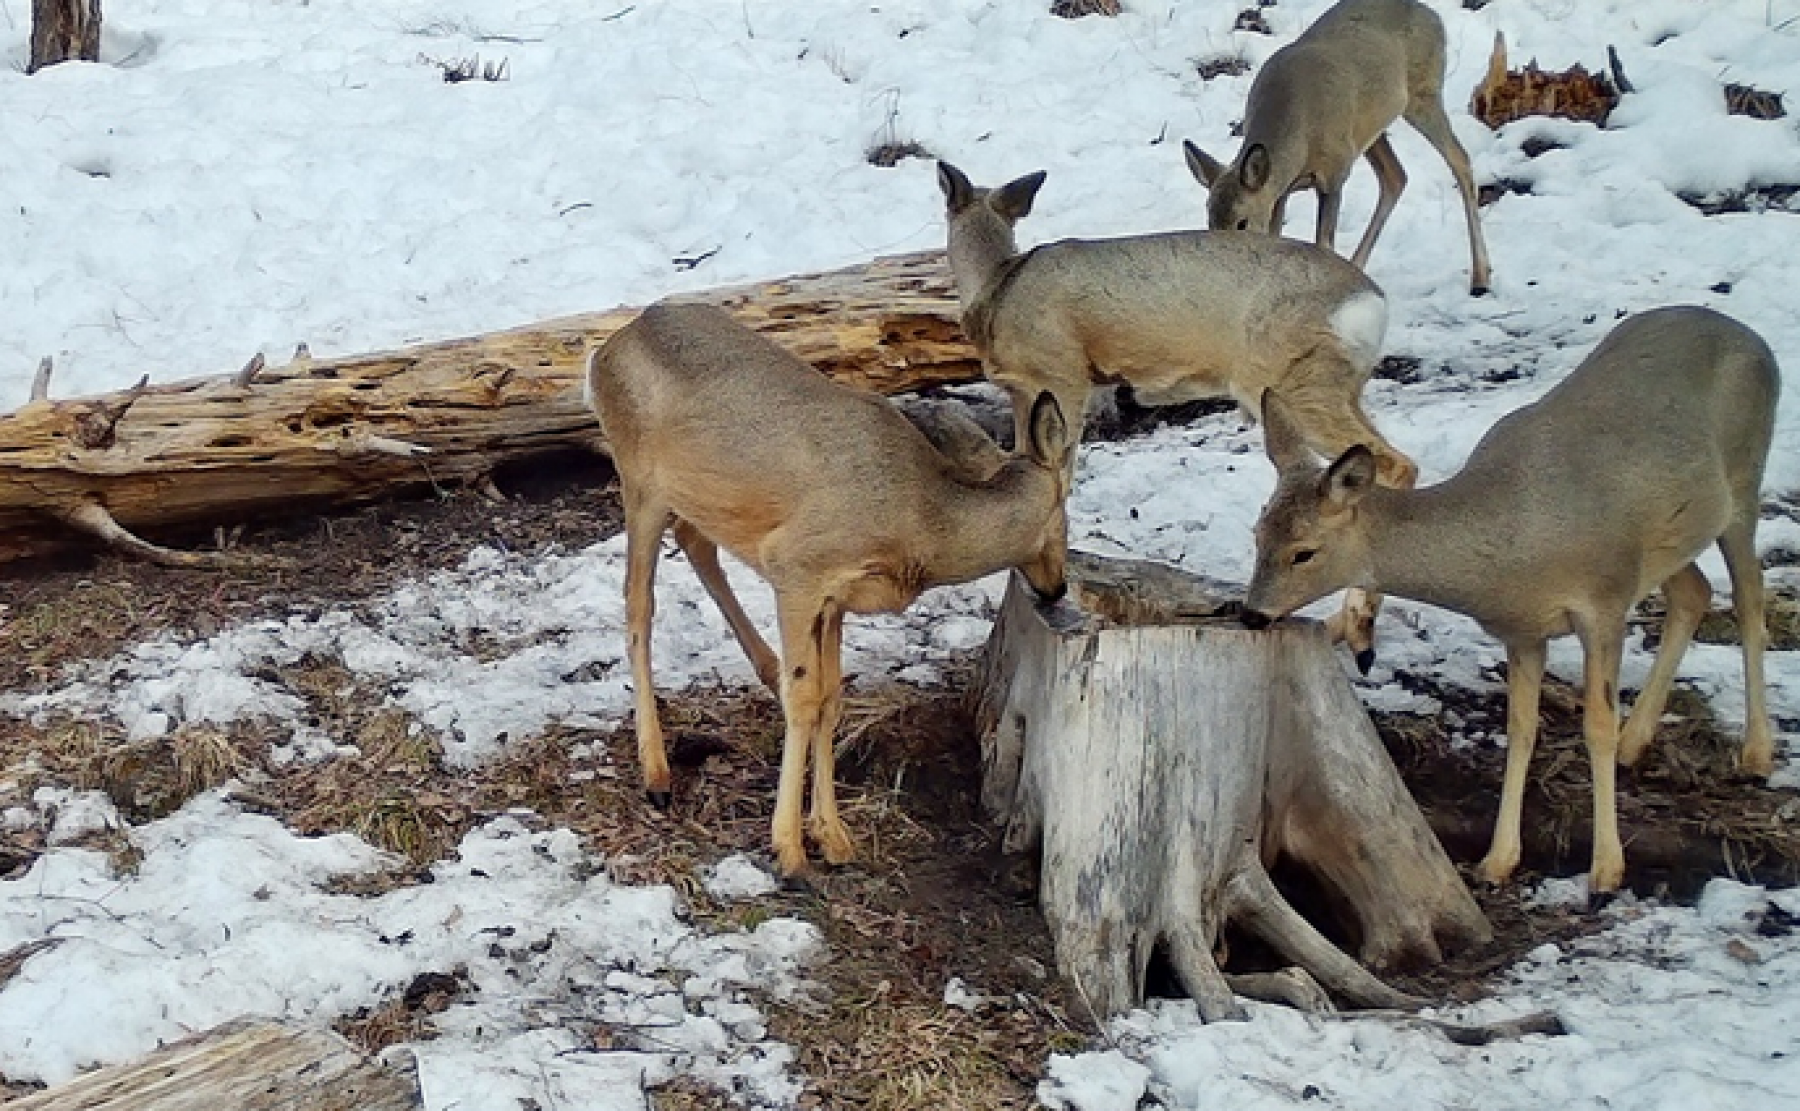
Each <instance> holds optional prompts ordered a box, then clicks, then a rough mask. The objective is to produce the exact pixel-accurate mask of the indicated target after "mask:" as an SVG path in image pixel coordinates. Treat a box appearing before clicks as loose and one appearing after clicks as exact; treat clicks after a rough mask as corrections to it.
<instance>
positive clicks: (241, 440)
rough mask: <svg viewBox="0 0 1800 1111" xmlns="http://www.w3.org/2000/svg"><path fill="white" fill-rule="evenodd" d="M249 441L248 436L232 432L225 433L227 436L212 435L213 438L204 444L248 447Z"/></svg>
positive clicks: (208, 445) (209, 445)
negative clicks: (229, 433)
mask: <svg viewBox="0 0 1800 1111" xmlns="http://www.w3.org/2000/svg"><path fill="white" fill-rule="evenodd" d="M250 443H251V438H250V437H249V436H245V435H242V434H241V433H233V434H231V435H227V436H217V437H214V439H213V440H212V441H211V442H210V443H208V444H207V445H206V446H207V447H249V446H250Z"/></svg>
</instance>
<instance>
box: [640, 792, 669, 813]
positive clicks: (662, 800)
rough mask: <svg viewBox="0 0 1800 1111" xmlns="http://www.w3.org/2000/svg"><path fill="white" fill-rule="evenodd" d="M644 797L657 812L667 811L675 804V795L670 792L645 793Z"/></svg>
mask: <svg viewBox="0 0 1800 1111" xmlns="http://www.w3.org/2000/svg"><path fill="white" fill-rule="evenodd" d="M644 797H645V798H647V799H649V800H650V805H651V806H654V807H656V808H657V809H658V810H667V809H668V808H669V807H671V806H673V805H674V804H675V794H674V792H672V791H645V792H644Z"/></svg>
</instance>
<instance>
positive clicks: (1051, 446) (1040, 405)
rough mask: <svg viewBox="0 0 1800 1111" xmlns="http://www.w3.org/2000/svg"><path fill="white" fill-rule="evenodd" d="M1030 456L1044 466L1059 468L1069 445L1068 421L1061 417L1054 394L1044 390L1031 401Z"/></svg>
mask: <svg viewBox="0 0 1800 1111" xmlns="http://www.w3.org/2000/svg"><path fill="white" fill-rule="evenodd" d="M1029 431H1030V434H1031V443H1030V451H1031V457H1032V458H1033V459H1034V460H1036V461H1037V462H1039V463H1041V464H1043V465H1044V466H1046V467H1056V468H1060V467H1061V466H1062V461H1063V455H1064V453H1065V452H1066V451H1067V450H1068V447H1069V423H1068V421H1067V420H1065V419H1064V418H1063V411H1062V406H1061V405H1058V404H1057V403H1056V395H1055V394H1053V393H1051V392H1050V391H1049V390H1045V391H1043V392H1042V393H1040V394H1038V395H1037V400H1036V401H1034V402H1032V403H1031V424H1030V426H1029Z"/></svg>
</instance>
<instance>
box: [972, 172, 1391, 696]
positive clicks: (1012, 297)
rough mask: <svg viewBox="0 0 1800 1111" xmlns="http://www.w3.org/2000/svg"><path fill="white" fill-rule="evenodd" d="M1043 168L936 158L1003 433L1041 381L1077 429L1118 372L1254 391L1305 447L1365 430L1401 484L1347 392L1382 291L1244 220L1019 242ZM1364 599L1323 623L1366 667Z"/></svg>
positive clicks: (1141, 390)
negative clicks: (1009, 413) (1239, 226)
mask: <svg viewBox="0 0 1800 1111" xmlns="http://www.w3.org/2000/svg"><path fill="white" fill-rule="evenodd" d="M1044 176H1045V175H1044V174H1043V173H1042V172H1041V171H1040V172H1038V173H1034V174H1028V175H1026V176H1025V177H1022V178H1019V179H1018V180H1016V181H1013V182H1010V183H1008V184H1006V185H1003V186H1001V187H999V188H997V189H983V188H978V187H976V186H975V185H973V184H971V183H970V181H969V179H968V178H967V177H966V176H964V174H963V173H962V171H961V170H958V169H957V168H956V167H955V166H952V165H950V164H949V163H948V162H940V163H938V184H939V187H940V188H941V189H942V190H943V193H944V199H945V203H946V208H947V212H946V217H947V220H948V223H949V248H950V250H949V253H950V269H951V271H952V272H953V273H954V274H955V277H956V286H957V295H958V297H959V299H960V301H961V305H962V322H963V330H964V331H965V332H966V333H967V334H968V336H969V339H970V340H971V342H973V343H974V345H975V348H976V350H977V351H978V352H979V353H980V355H981V362H982V370H983V372H984V373H985V374H986V375H987V377H988V378H989V379H990V380H992V381H993V382H995V383H997V384H999V385H1000V386H1001V387H1003V388H1004V389H1005V390H1006V391H1007V392H1008V393H1009V394H1010V395H1011V397H1012V402H1013V413H1014V418H1015V425H1016V429H1017V437H1018V438H1017V439H1016V440H1015V442H1019V443H1023V442H1024V440H1023V437H1024V435H1025V432H1026V431H1027V428H1028V418H1029V416H1030V413H1031V407H1032V399H1033V398H1035V397H1037V396H1038V394H1039V393H1040V392H1042V391H1045V390H1048V391H1049V392H1050V393H1052V394H1054V395H1055V396H1056V399H1057V401H1058V402H1059V403H1060V404H1061V406H1062V411H1063V413H1064V414H1065V415H1066V416H1067V418H1068V420H1069V421H1070V423H1071V424H1072V425H1073V426H1074V427H1075V428H1077V429H1079V428H1080V427H1081V421H1082V416H1083V414H1084V413H1085V412H1086V409H1087V403H1088V395H1089V394H1090V392H1091V391H1092V390H1093V389H1094V388H1095V387H1096V386H1098V385H1102V384H1105V383H1115V382H1127V383H1130V385H1131V386H1132V388H1133V389H1134V391H1135V392H1136V393H1137V395H1138V396H1139V397H1140V398H1143V399H1144V400H1146V401H1149V402H1151V403H1153V404H1164V403H1173V402H1179V401H1187V400H1193V399H1196V398H1203V397H1220V396H1228V397H1231V398H1234V399H1235V400H1236V401H1237V402H1238V404H1239V405H1241V406H1243V408H1244V409H1245V411H1247V412H1251V413H1254V412H1256V411H1257V409H1256V407H1257V405H1258V404H1259V401H1260V399H1261V397H1262V396H1263V394H1264V392H1265V391H1266V392H1270V393H1274V394H1276V395H1277V396H1279V397H1281V398H1282V399H1283V401H1285V402H1286V403H1287V407H1288V411H1289V412H1290V413H1291V414H1292V417H1293V421H1294V424H1295V426H1296V427H1298V428H1299V429H1300V431H1301V434H1302V436H1303V437H1304V438H1305V440H1306V442H1307V443H1308V444H1310V445H1311V446H1312V447H1314V448H1315V449H1317V450H1319V451H1322V452H1329V453H1334V454H1335V453H1336V452H1340V451H1343V450H1345V449H1346V448H1349V447H1350V446H1351V445H1353V444H1366V445H1368V447H1369V449H1370V450H1371V451H1372V452H1374V454H1375V457H1376V458H1377V459H1378V460H1379V469H1380V472H1381V477H1382V481H1383V482H1386V483H1388V484H1390V485H1394V486H1411V485H1412V483H1413V479H1414V476H1415V475H1416V474H1417V468H1416V467H1414V466H1413V462H1412V460H1410V459H1408V458H1407V457H1406V456H1405V455H1403V454H1401V453H1400V451H1399V450H1398V449H1396V448H1395V447H1394V446H1393V445H1392V444H1390V443H1388V441H1387V440H1386V439H1384V438H1383V437H1382V435H1381V433H1379V432H1377V431H1376V430H1375V426H1374V425H1373V424H1371V423H1370V422H1369V418H1368V416H1367V415H1366V414H1365V413H1364V412H1363V408H1362V400H1361V395H1362V389H1363V385H1364V384H1365V383H1366V382H1367V381H1368V380H1369V374H1370V372H1371V371H1372V370H1373V369H1374V366H1375V360H1376V356H1377V355H1378V354H1379V352H1380V348H1381V338H1382V333H1383V331H1384V330H1385V329H1386V327H1387V301H1386V299H1385V298H1384V297H1383V296H1382V294H1381V290H1379V289H1378V288H1376V286H1375V283H1373V282H1371V281H1370V280H1369V279H1368V278H1367V277H1366V276H1364V275H1363V273H1362V272H1361V271H1360V270H1358V269H1356V267H1354V266H1351V265H1350V264H1349V263H1347V262H1345V261H1344V260H1343V259H1341V258H1339V257H1337V256H1336V255H1334V254H1332V253H1331V252H1329V251H1323V250H1320V249H1319V248H1317V247H1312V246H1309V245H1307V244H1304V243H1295V242H1293V241H1291V240H1285V239H1276V238H1272V237H1270V236H1265V235H1253V234H1249V233H1244V232H1204V231H1188V232H1168V233H1163V234H1157V235H1140V236H1128V237H1123V238H1117V239H1091V240H1080V239H1070V240H1063V241H1061V242H1057V243H1049V244H1045V245H1043V246H1040V247H1037V248H1034V249H1033V250H1031V251H1029V252H1027V253H1024V254H1020V253H1019V250H1018V245H1017V242H1016V240H1015V237H1014V232H1013V228H1014V225H1015V224H1016V223H1017V222H1018V221H1019V220H1020V219H1022V218H1024V217H1025V216H1027V215H1028V214H1030V212H1031V206H1032V202H1033V200H1034V199H1035V198H1036V196H1037V192H1038V189H1039V187H1040V186H1042V185H1043V183H1044ZM1069 465H1070V467H1071V468H1073V466H1074V459H1073V457H1072V456H1071V458H1070V463H1069ZM1071 477H1072V475H1071ZM1375 604H1376V600H1375V599H1373V598H1370V597H1366V596H1364V595H1363V594H1361V593H1360V592H1358V593H1355V594H1352V595H1351V597H1350V598H1349V599H1348V600H1347V601H1346V603H1345V607H1344V611H1343V612H1342V613H1341V614H1340V615H1339V616H1338V617H1337V618H1335V619H1334V621H1333V625H1332V632H1333V634H1334V636H1337V637H1339V638H1340V639H1343V640H1345V641H1347V642H1348V643H1349V645H1350V647H1351V649H1352V650H1353V651H1354V652H1355V653H1356V655H1357V662H1358V663H1359V665H1361V666H1362V668H1363V669H1364V670H1365V671H1366V670H1367V669H1368V667H1369V664H1370V662H1371V661H1372V660H1373V658H1374V656H1373V651H1374V649H1373V625H1374V614H1375Z"/></svg>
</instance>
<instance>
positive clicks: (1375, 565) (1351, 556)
mask: <svg viewBox="0 0 1800 1111" xmlns="http://www.w3.org/2000/svg"><path fill="white" fill-rule="evenodd" d="M1780 382H1781V379H1780V371H1779V370H1778V369H1777V367H1776V364H1775V357H1774V355H1772V354H1771V353H1770V351H1769V348H1768V346H1767V345H1766V344H1765V343H1763V341H1762V340H1761V339H1760V338H1758V337H1757V335H1756V333H1754V332H1752V331H1750V330H1749V329H1748V328H1746V327H1744V326H1743V325H1742V324H1739V323H1738V322H1736V321H1734V320H1732V319H1731V318H1730V317H1727V316H1724V315H1722V314H1720V313H1717V312H1714V311H1713V310H1711V309H1705V308H1698V307H1694V306H1679V307H1674V308H1664V309H1657V310H1654V311H1651V312H1646V313H1643V314H1641V315H1638V316H1634V317H1631V318H1630V319H1628V320H1626V321H1625V322H1624V323H1622V324H1620V325H1619V326H1618V327H1617V328H1616V329H1614V330H1613V332H1612V334H1611V335H1609V336H1607V337H1606V338H1605V339H1604V340H1603V341H1601V343H1600V345H1599V346H1598V347H1597V348H1595V349H1594V351H1593V352H1592V353H1590V354H1589V355H1588V357H1587V358H1586V359H1585V360H1583V361H1582V363H1581V365H1580V366H1578V367H1577V368H1576V369H1575V370H1574V371H1573V372H1572V373H1570V375H1569V376H1568V377H1567V378H1566V379H1564V380H1563V381H1562V382H1561V383H1560V384H1558V385H1557V386H1556V387H1555V388H1553V389H1552V390H1550V392H1549V393H1547V394H1545V395H1544V396H1543V397H1542V398H1541V399H1540V400H1538V401H1537V402H1535V403H1533V404H1531V405H1527V406H1526V407H1524V408H1523V409H1519V410H1517V411H1516V412H1514V413H1512V414H1510V415H1509V416H1507V417H1505V418H1504V419H1502V420H1501V421H1500V422H1499V423H1498V424H1496V425H1495V426H1494V427H1493V428H1492V429H1491V430H1489V431H1488V433H1487V434H1486V435H1485V436H1483V437H1482V439H1481V442H1480V443H1478V444H1476V445H1475V450H1474V452H1473V453H1472V454H1471V455H1470V456H1469V460H1468V462H1467V463H1466V464H1465V465H1464V466H1463V468H1462V470H1461V471H1459V472H1458V473H1457V474H1456V475H1454V476H1453V477H1451V478H1449V479H1447V480H1445V481H1444V482H1442V483H1440V484H1438V485H1436V486H1431V487H1427V488H1422V489H1417V490H1404V491H1403V490H1384V489H1381V488H1379V487H1376V486H1374V484H1373V482H1372V479H1373V477H1374V471H1375V467H1374V460H1373V458H1372V457H1371V456H1370V455H1369V452H1368V451H1367V450H1366V449H1364V448H1361V447H1354V448H1351V449H1350V450H1349V451H1346V452H1344V453H1343V454H1342V455H1340V456H1338V457H1337V459H1336V460H1335V461H1334V462H1332V463H1331V464H1330V466H1328V467H1327V466H1321V465H1320V463H1319V461H1318V460H1316V459H1314V458H1313V457H1312V456H1311V455H1310V453H1309V452H1308V451H1307V450H1306V445H1305V443H1304V441H1303V440H1302V437H1301V436H1300V433H1299V430H1298V429H1297V428H1295V427H1294V425H1293V423H1292V422H1291V421H1290V419H1289V417H1288V413H1287V410H1286V407H1285V406H1284V405H1283V404H1282V402H1281V399H1280V398H1279V397H1277V396H1274V395H1270V396H1269V398H1268V399H1267V400H1265V402H1264V403H1263V423H1264V428H1265V435H1266V436H1267V444H1266V446H1267V450H1268V454H1269V458H1270V459H1271V460H1272V461H1273V462H1274V463H1275V467H1276V470H1277V471H1278V472H1279V479H1278V483H1277V486H1276V489H1275V494H1274V497H1273V498H1272V499H1271V500H1270V502H1269V504H1268V505H1267V506H1266V507H1265V508H1264V509H1263V512H1262V516H1261V519H1260V520H1258V522H1257V525H1256V570H1255V573H1254V576H1253V577H1252V579H1251V581H1250V591H1249V596H1248V598H1247V599H1246V601H1245V621H1246V623H1248V624H1250V625H1252V626H1253V627H1254V626H1258V625H1260V624H1264V623H1267V622H1268V621H1269V620H1270V619H1272V618H1275V617H1279V616H1281V615H1283V614H1287V613H1290V612H1292V611H1293V610H1295V609H1297V608H1299V607H1301V606H1304V605H1306V604H1307V603H1309V602H1311V601H1313V600H1314V599H1316V598H1321V597H1323V596H1325V595H1326V594H1328V593H1330V592H1331V591H1334V590H1338V589H1340V588H1342V587H1345V586H1353V585H1354V586H1363V587H1367V588H1370V589H1377V590H1384V591H1388V592H1391V593H1394V594H1398V595H1400V596H1401V597H1405V598H1414V599H1417V600H1419V601H1422V602H1428V603H1431V604H1434V605H1440V606H1443V607H1445V608H1446V609H1451V610H1455V611H1457V612H1459V613H1463V614H1466V615H1468V616H1470V617H1472V618H1474V619H1475V620H1476V621H1477V622H1479V623H1480V624H1481V626H1482V627H1483V628H1484V629H1486V630H1487V631H1488V632H1489V633H1491V634H1492V635H1494V636H1495V637H1498V638H1499V639H1500V641H1501V642H1502V643H1503V644H1504V645H1505V646H1506V658H1507V714H1506V736H1507V753H1506V778H1505V781H1504V784H1503V785H1502V788H1501V795H1500V816H1499V820H1498V822H1497V823H1496V824H1495V827H1494V837H1493V843H1492V846H1491V847H1490V848H1489V850H1488V854H1487V857H1486V858H1485V859H1484V860H1482V862H1481V864H1480V866H1479V869H1478V871H1479V873H1480V875H1481V876H1482V877H1483V878H1484V879H1486V880H1488V881H1490V882H1492V883H1501V882H1504V881H1505V880H1506V878H1507V877H1508V876H1510V875H1511V874H1512V871H1513V869H1514V868H1515V867H1516V866H1517V865H1518V862H1519V853H1520V837H1519V830H1520V825H1519V823H1520V809H1521V805H1522V802H1523V798H1524V791H1525V779H1526V773H1527V771H1528V769H1529V766H1530V763H1531V751H1532V747H1533V745H1534V744H1535V743H1536V739H1537V726H1538V694H1539V689H1540V685H1541V682H1542V679H1543V673H1544V656H1545V644H1546V642H1547V641H1548V640H1549V639H1550V638H1551V637H1557V636H1563V635H1566V634H1569V633H1573V634H1574V635H1575V636H1576V637H1578V638H1579V639H1580V641H1581V647H1582V653H1583V658H1584V664H1583V669H1582V685H1583V687H1584V691H1583V711H1584V715H1583V731H1584V734H1585V738H1586V742H1587V750H1588V759H1589V762H1590V764H1591V766H1592V774H1593V795H1594V798H1593V806H1594V851H1593V862H1592V867H1591V870H1590V872H1589V881H1590V890H1592V891H1594V892H1606V891H1611V890H1613V889H1615V888H1617V887H1618V886H1619V883H1620V881H1621V880H1622V879H1623V877H1624V871H1625V858H1624V851H1623V849H1622V848H1621V846H1620V843H1619V830H1618V818H1617V815H1616V812H1615V809H1614V800H1613V786H1614V765H1615V763H1617V764H1623V765H1625V766H1627V767H1629V766H1631V765H1633V764H1635V763H1636V762H1637V760H1638V758H1639V757H1641V756H1642V755H1643V753H1644V750H1645V748H1646V747H1648V745H1649V744H1650V742H1651V740H1652V738H1653V737H1654V736H1655V733H1656V726H1657V723H1658V721H1659V720H1660V719H1661V717H1662V712H1663V706H1664V704H1665V702H1666V700H1667V698H1668V694H1669V689H1670V685H1671V684H1672V682H1673V681H1674V678H1675V668H1676V666H1677V664H1679V663H1680V660H1681V655H1682V652H1683V651H1684V650H1685V649H1686V648H1687V645H1688V641H1689V640H1690V639H1692V637H1693V634H1694V630H1695V628H1696V627H1697V626H1698V625H1699V623H1700V620H1701V618H1702V617H1704V616H1705V615H1706V611H1707V608H1708V606H1709V604H1710V603H1711V600H1712V588H1711V586H1710V585H1709V584H1708V582H1707V580H1706V576H1705V575H1703V574H1702V573H1701V571H1700V569H1699V567H1698V566H1696V564H1695V563H1694V560H1695V559H1696V558H1697V557H1698V556H1699V555H1700V554H1701V553H1702V552H1703V551H1705V550H1706V548H1708V547H1709V546H1710V545H1712V544H1713V543H1714V542H1717V543H1718V545H1719V549H1720V551H1721V552H1722V553H1723V554H1724V557H1725V566H1726V568H1727V570H1728V571H1729V573H1730V575H1731V589H1732V604H1733V607H1734V608H1735V609H1736V611H1737V619H1738V626H1739V628H1740V630H1741V631H1742V639H1743V649H1744V692H1745V704H1746V707H1747V719H1746V726H1745V736H1744V747H1743V750H1742V752H1741V753H1740V755H1739V763H1740V765H1741V767H1742V768H1743V769H1744V770H1745V771H1748V772H1751V773H1753V774H1756V775H1767V774H1768V773H1769V771H1770V769H1771V766H1772V761H1773V754H1774V739H1773V734H1772V733H1771V732H1770V726H1769V716H1768V709H1767V704H1766V700H1765V693H1764V689H1763V644H1764V640H1765V637H1766V632H1765V629H1764V616H1763V582H1762V565H1761V564H1760V563H1759V562H1758V559H1757V554H1756V522H1757V515H1758V510H1759V505H1760V500H1759V490H1760V487H1761V483H1762V475H1763V467H1764V464H1765V462H1766V461H1767V457H1768V453H1769V442H1770V439H1771V437H1772V436H1773V434H1774V422H1775V403H1776V399H1777V396H1778V394H1779V390H1780ZM1659 586H1660V587H1661V588H1662V591H1663V595H1664V597H1665V598H1666V599H1667V602H1668V619H1667V622H1666V624H1665V625H1664V628H1663V640H1662V645H1661V647H1660V648H1659V649H1658V650H1657V654H1656V659H1655V661H1654V663H1653V664H1652V665H1651V668H1650V674H1649V677H1648V679H1647V680H1646V681H1645V683H1644V688H1643V691H1642V693H1641V694H1640V695H1639V696H1638V700H1637V706H1636V708H1635V709H1634V710H1633V712H1632V714H1631V717H1630V720H1629V721H1627V722H1626V723H1625V726H1624V728H1623V730H1621V729H1620V727H1619V659H1620V655H1621V652H1622V647H1623V644H1624V640H1625V623H1626V618H1627V616H1628V615H1629V613H1630V611H1631V608H1632V606H1633V605H1635V604H1636V603H1637V601H1638V599H1640V598H1642V597H1644V596H1645V595H1646V594H1648V593H1649V592H1650V591H1652V590H1654V589H1656V588H1657V587H1659Z"/></svg>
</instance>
